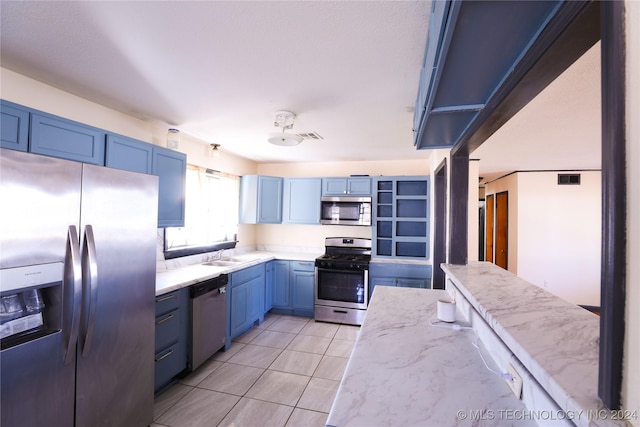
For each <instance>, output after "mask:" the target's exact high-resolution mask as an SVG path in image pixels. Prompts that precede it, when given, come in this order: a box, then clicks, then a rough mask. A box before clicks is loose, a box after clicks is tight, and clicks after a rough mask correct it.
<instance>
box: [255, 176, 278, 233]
mask: <svg viewBox="0 0 640 427" xmlns="http://www.w3.org/2000/svg"><path fill="white" fill-rule="evenodd" d="M281 222H282V178H277V177H272V176H261V177H259V179H258V223H260V224H279V223H281Z"/></svg>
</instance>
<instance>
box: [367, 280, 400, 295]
mask: <svg viewBox="0 0 640 427" xmlns="http://www.w3.org/2000/svg"><path fill="white" fill-rule="evenodd" d="M376 286H396V279H394V278H393V277H373V276H370V277H369V298H371V296H372V295H373V290H374V289H375V288H376Z"/></svg>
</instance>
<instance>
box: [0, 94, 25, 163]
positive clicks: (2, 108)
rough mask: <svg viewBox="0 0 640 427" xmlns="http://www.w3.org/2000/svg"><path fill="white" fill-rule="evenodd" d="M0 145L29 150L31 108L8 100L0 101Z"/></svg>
mask: <svg viewBox="0 0 640 427" xmlns="http://www.w3.org/2000/svg"><path fill="white" fill-rule="evenodd" d="M0 116H1V117H2V121H1V122H0V132H1V134H2V136H1V138H0V147H2V148H10V149H12V150H19V151H27V149H28V147H29V110H27V109H26V108H22V107H21V106H19V105H17V104H13V103H12V102H8V101H4V100H2V101H0Z"/></svg>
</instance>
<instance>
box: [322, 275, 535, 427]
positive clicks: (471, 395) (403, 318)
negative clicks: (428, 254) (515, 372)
mask: <svg viewBox="0 0 640 427" xmlns="http://www.w3.org/2000/svg"><path fill="white" fill-rule="evenodd" d="M441 298H448V294H447V293H446V292H445V291H442V290H431V289H412V288H395V287H387V286H381V287H380V289H377V290H376V292H375V294H374V296H373V299H372V301H371V304H370V305H369V309H368V310H367V315H366V318H365V321H364V324H363V326H362V329H361V331H360V334H359V337H358V340H357V342H356V345H355V348H354V350H353V353H352V354H351V358H350V359H349V363H348V365H347V369H346V371H345V374H344V376H343V378H342V382H341V383H340V388H339V390H338V394H337V396H336V399H335V401H334V404H333V407H332V409H331V412H330V414H329V418H328V420H327V425H329V426H366V427H373V426H394V427H395V426H403V427H404V426H458V425H460V426H471V425H485V426H490V425H496V426H498V425H500V426H501V425H513V424H516V422H515V421H510V420H509V416H510V415H513V414H515V413H518V412H517V411H523V410H524V409H525V408H524V405H523V404H522V402H520V401H519V400H518V399H517V398H516V397H515V396H514V395H513V393H512V392H511V390H510V389H509V388H508V386H507V384H506V382H505V381H504V380H503V379H502V378H500V377H499V376H498V375H496V374H494V373H491V372H490V371H489V370H487V368H486V367H485V366H484V364H483V362H482V359H481V358H480V355H479V353H478V350H477V349H476V348H475V347H473V343H474V342H475V341H476V336H475V333H474V332H473V331H472V330H469V329H463V330H460V331H455V330H453V329H450V328H442V327H434V326H431V325H430V321H434V320H435V321H437V319H436V301H437V300H438V299H441ZM458 316H460V313H458ZM459 319H462V318H461V317H459ZM479 346H480V349H481V350H482V351H483V354H484V355H485V359H486V360H487V363H489V366H492V361H491V359H490V357H488V356H487V354H486V349H484V347H483V345H482V343H480V344H479ZM494 369H495V368H494ZM517 424H518V425H535V423H533V422H531V421H527V420H525V421H522V422H520V421H518V422H517Z"/></svg>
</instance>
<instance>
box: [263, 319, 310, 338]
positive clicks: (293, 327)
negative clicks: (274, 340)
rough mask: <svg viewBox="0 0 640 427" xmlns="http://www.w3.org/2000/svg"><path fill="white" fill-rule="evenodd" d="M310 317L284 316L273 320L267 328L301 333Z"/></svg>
mask: <svg viewBox="0 0 640 427" xmlns="http://www.w3.org/2000/svg"><path fill="white" fill-rule="evenodd" d="M307 322H308V319H306V318H303V317H293V316H282V317H280V318H279V319H278V320H276V321H275V322H273V323H272V324H271V325H270V326H269V327H268V328H267V329H268V330H270V331H278V332H288V333H290V334H297V333H299V332H300V331H301V330H302V328H304V327H305V325H306V324H307Z"/></svg>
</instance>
